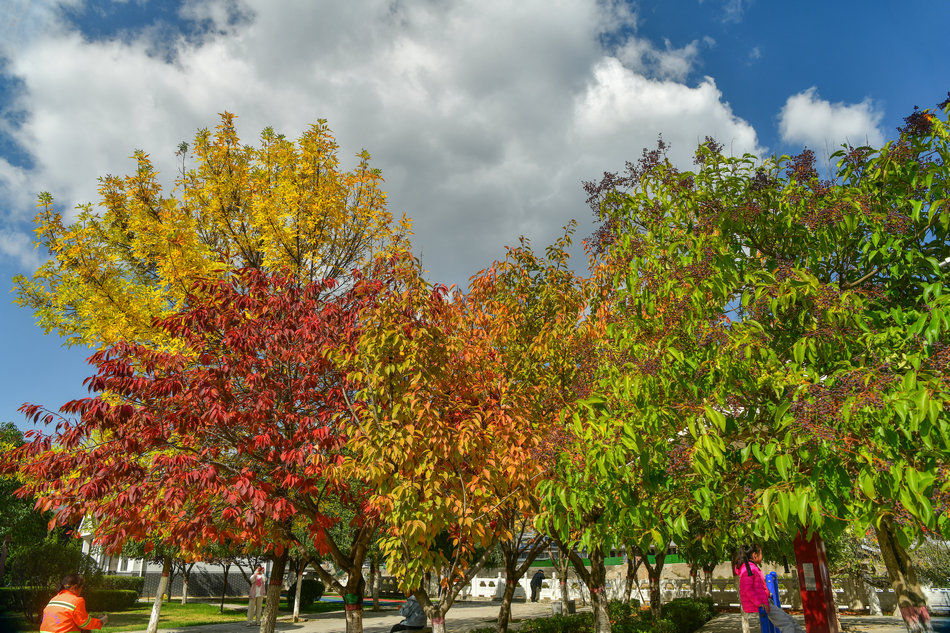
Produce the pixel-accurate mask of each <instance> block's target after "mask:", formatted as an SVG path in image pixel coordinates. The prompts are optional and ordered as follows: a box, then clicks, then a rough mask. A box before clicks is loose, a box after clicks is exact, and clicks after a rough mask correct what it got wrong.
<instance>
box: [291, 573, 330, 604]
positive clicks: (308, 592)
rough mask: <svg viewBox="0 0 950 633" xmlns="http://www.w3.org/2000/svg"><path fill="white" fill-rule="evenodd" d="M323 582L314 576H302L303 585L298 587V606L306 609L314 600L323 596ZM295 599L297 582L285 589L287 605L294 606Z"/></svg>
mask: <svg viewBox="0 0 950 633" xmlns="http://www.w3.org/2000/svg"><path fill="white" fill-rule="evenodd" d="M323 590H324V586H323V583H322V582H320V581H319V580H317V579H316V578H304V579H303V586H302V587H301V588H300V608H301V609H306V608H307V607H309V606H310V605H312V604H313V603H314V602H316V601H317V600H319V599H320V598H322V597H323ZM296 599H297V584H296V583H294V584H293V585H292V586H291V587H290V589H289V590H288V591H287V605H288V607H289V608H291V609H293V608H294V601H295V600H296Z"/></svg>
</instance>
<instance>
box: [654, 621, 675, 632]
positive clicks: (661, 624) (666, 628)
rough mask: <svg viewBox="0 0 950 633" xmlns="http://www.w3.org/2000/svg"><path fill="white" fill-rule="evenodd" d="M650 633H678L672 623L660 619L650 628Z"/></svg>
mask: <svg viewBox="0 0 950 633" xmlns="http://www.w3.org/2000/svg"><path fill="white" fill-rule="evenodd" d="M650 633H677V628H676V625H675V624H673V622H672V621H670V620H667V619H666V618H660V619H659V620H657V621H656V622H654V623H653V624H652V625H651V626H650Z"/></svg>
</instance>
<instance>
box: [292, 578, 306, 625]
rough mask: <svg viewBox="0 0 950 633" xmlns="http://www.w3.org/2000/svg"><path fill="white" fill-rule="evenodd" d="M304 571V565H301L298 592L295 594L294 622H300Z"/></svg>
mask: <svg viewBox="0 0 950 633" xmlns="http://www.w3.org/2000/svg"><path fill="white" fill-rule="evenodd" d="M303 570H304V565H303V563H301V565H300V569H298V570H297V591H296V593H295V594H294V622H300V590H301V589H303Z"/></svg>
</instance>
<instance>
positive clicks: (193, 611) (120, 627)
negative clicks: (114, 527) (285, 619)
mask: <svg viewBox="0 0 950 633" xmlns="http://www.w3.org/2000/svg"><path fill="white" fill-rule="evenodd" d="M226 602H228V603H230V604H236V603H241V602H244V601H243V600H241V599H240V598H230V599H228V600H226ZM330 611H343V603H342V602H314V603H313V604H312V605H310V606H309V607H307V608H305V609H301V610H300V612H301V613H327V612H330ZM290 613H291V610H290V609H289V608H288V607H287V601H286V600H281V601H280V611H279V615H290ZM151 614H152V603H151V602H140V603H138V604H137V605H136V606H135V608H133V609H127V610H125V611H110V612H109V623H108V624H107V625H106V626H105V628H103V629H102V630H103V631H104V632H105V633H119V632H120V631H144V630H145V627H147V626H148V618H149V616H150V615H151ZM95 615H100V614H99V613H96V614H95ZM245 618H247V609H246V608H241V609H229V608H228V607H225V608H224V613H220V612H219V611H218V604H208V603H204V602H190V603H188V604H185V605H183V604H181V602H179V601H177V600H176V601H172V602H166V603H165V604H163V605H162V615H161V617H159V619H158V627H159V628H161V629H173V628H178V627H183V626H197V625H199V624H219V623H221V622H240V621H242V620H244V619H245ZM38 626H39V624H36V625H34V626H33V627H28V628H26V630H33V631H35V630H37V628H38Z"/></svg>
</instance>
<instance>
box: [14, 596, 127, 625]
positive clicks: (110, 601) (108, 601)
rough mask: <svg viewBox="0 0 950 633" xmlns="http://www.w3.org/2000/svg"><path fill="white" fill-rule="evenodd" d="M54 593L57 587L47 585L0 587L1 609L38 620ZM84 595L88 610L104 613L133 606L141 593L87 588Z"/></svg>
mask: <svg viewBox="0 0 950 633" xmlns="http://www.w3.org/2000/svg"><path fill="white" fill-rule="evenodd" d="M54 595H56V590H55V589H47V588H45V587H0V610H5V611H14V612H17V613H21V614H23V615H24V616H25V617H26V619H27V621H29V622H37V621H38V620H39V617H40V615H41V614H42V613H43V609H45V608H46V605H47V603H48V602H49V601H50V598H52V597H53V596H54ZM83 597H84V598H85V599H86V610H88V611H89V612H90V613H102V612H107V611H122V610H124V609H130V608H132V607H133V606H135V603H136V602H138V599H139V594H138V592H137V591H132V590H130V589H86V590H85V591H83Z"/></svg>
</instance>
